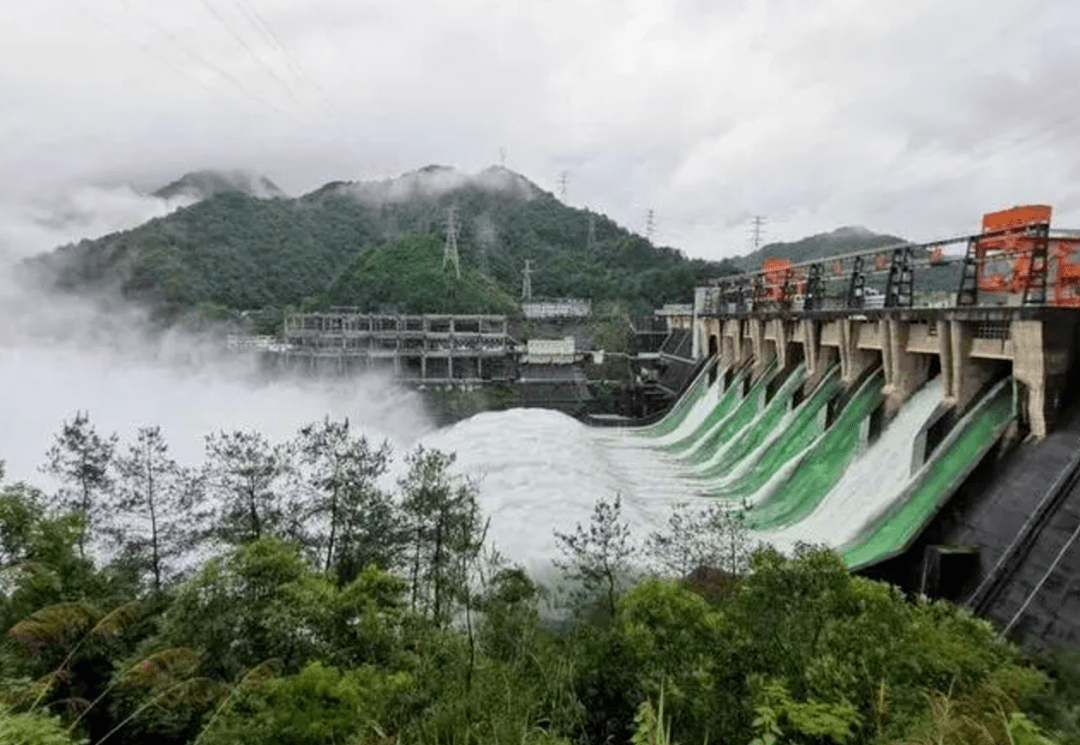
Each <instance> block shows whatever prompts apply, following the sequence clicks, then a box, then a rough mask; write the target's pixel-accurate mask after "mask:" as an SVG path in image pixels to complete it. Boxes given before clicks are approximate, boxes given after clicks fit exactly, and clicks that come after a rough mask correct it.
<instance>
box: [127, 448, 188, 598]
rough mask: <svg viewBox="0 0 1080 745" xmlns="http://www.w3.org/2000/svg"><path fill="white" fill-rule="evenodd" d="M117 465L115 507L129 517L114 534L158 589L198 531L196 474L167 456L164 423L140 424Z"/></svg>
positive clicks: (129, 556) (130, 559) (155, 588)
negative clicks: (173, 561)
mask: <svg viewBox="0 0 1080 745" xmlns="http://www.w3.org/2000/svg"><path fill="white" fill-rule="evenodd" d="M116 470H117V474H118V479H117V483H116V497H117V504H116V506H117V507H118V509H119V510H120V511H121V512H122V513H123V514H124V516H125V517H126V518H127V520H125V523H124V525H123V527H122V528H121V529H118V530H115V531H114V532H115V537H116V539H117V541H118V542H120V543H121V544H122V546H123V552H124V554H125V555H126V557H127V559H128V560H129V561H132V562H133V563H134V564H135V566H136V567H137V568H138V569H139V570H140V572H141V571H149V573H150V575H151V577H152V578H153V585H154V590H160V589H161V586H162V583H163V581H164V579H165V578H166V575H167V574H168V571H169V567H168V562H169V560H170V559H172V558H174V557H176V556H178V555H179V554H181V553H182V552H183V550H184V548H185V545H186V542H187V541H186V537H187V536H189V535H191V534H192V533H193V532H194V531H193V527H194V526H192V525H191V522H192V517H193V516H194V512H193V508H194V507H195V504H194V502H195V492H196V490H195V489H193V488H192V487H191V484H192V481H193V478H192V475H191V474H190V473H188V472H186V471H185V470H184V469H182V468H180V466H179V465H177V463H176V461H174V460H173V459H171V458H170V457H169V446H168V444H167V443H166V442H165V438H164V437H163V436H162V434H161V428H160V427H142V428H140V429H139V431H138V434H137V436H136V440H135V442H134V443H132V444H131V445H130V446H129V448H128V451H127V453H125V454H124V455H122V456H119V457H117V459H116ZM182 521H183V522H182ZM184 523H187V525H186V526H185V524H184Z"/></svg>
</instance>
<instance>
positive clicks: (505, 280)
mask: <svg viewBox="0 0 1080 745" xmlns="http://www.w3.org/2000/svg"><path fill="white" fill-rule="evenodd" d="M212 181H213V180H212ZM217 183H218V182H216V181H213V184H212V185H214V184H217ZM230 183H231V184H232V186H235V180H234V181H233V182H230ZM451 215H452V217H451ZM451 221H452V223H453V226H454V230H455V235H456V242H457V246H458V251H459V254H460V257H461V264H462V268H463V270H464V273H465V274H466V275H468V276H470V277H472V276H473V274H472V272H475V273H477V275H483V276H485V277H487V278H489V280H490V281H491V282H492V283H493V286H497V287H498V288H500V291H501V292H502V293H503V294H504V295H505V296H506V297H510V298H516V297H518V296H519V295H520V288H521V282H522V269H523V268H524V266H525V261H526V260H529V261H530V262H531V266H532V267H533V269H534V271H533V275H532V288H533V293H534V296H535V297H538V298H539V297H584V298H590V299H593V300H597V301H604V300H622V301H625V302H627V303H628V304H629V305H630V306H631V307H632V308H633V309H634V310H635V311H637V312H639V313H649V312H651V310H652V308H654V307H657V306H659V305H662V304H664V303H669V302H687V301H688V300H689V299H690V298H691V297H692V296H693V288H694V286H695V285H696V284H698V283H700V282H702V281H703V280H704V279H705V278H706V277H709V276H714V275H716V274H718V273H724V272H725V271H730V268H729V267H727V265H726V264H723V263H720V264H717V263H713V262H706V261H703V260H700V259H694V260H691V259H688V258H687V257H686V256H685V255H684V254H682V252H680V251H677V250H675V249H673V248H665V247H658V246H654V245H653V244H652V243H650V242H649V241H648V240H646V239H645V238H643V237H641V236H639V235H636V234H633V233H631V232H629V231H628V230H626V229H624V228H622V227H620V226H619V225H617V224H616V223H614V222H613V221H612V220H610V219H608V218H607V217H605V216H604V215H602V214H599V213H595V212H590V211H587V210H581V209H576V208H573V207H569V206H567V205H565V204H563V203H562V202H560V201H559V200H558V199H556V198H555V196H554V195H552V194H551V193H549V192H546V191H544V190H543V189H541V188H540V187H538V186H537V185H536V184H534V183H533V182H531V181H529V180H528V179H527V178H525V177H524V176H522V175H521V174H518V173H515V172H513V171H510V170H508V169H506V168H499V167H494V168H488V169H485V170H483V171H481V172H479V173H475V174H466V173H462V172H461V171H458V170H456V169H454V168H450V167H447V166H438V165H433V166H427V167H425V168H421V169H419V170H417V171H412V172H410V173H406V174H403V175H401V176H399V177H398V178H395V179H387V180H383V181H371V182H334V183H330V184H327V185H325V186H323V187H321V188H319V189H317V190H316V191H313V192H311V193H310V194H306V195H304V196H302V197H299V198H297V199H289V198H277V199H261V198H257V196H256V195H252V194H250V193H249V190H244V189H239V188H227V189H224V190H218V191H217V192H216V193H213V194H211V196H209V197H208V198H206V199H204V200H202V201H200V202H198V203H196V204H193V205H191V206H188V207H184V208H181V209H178V210H176V211H174V212H172V213H171V214H169V215H167V216H164V217H161V218H158V219H155V220H151V221H150V222H147V223H145V224H143V225H140V226H138V227H136V228H134V229H132V230H127V231H123V232H118V233H113V234H111V235H107V236H104V237H102V238H98V239H96V240H83V241H80V242H79V243H76V244H71V245H68V246H63V247H61V248H59V249H57V250H55V251H53V252H52V253H49V254H46V255H43V256H40V257H37V258H35V259H33V260H31V261H29V262H28V264H27V268H28V269H30V270H33V271H35V272H36V273H37V276H38V277H39V278H40V279H42V280H43V281H45V282H46V283H48V284H50V285H53V286H57V287H60V288H64V289H68V290H72V291H84V290H89V289H94V290H106V291H110V292H115V293H119V294H120V295H122V296H124V297H127V298H130V299H134V300H137V301H142V302H146V303H149V304H151V305H152V306H153V307H154V308H156V309H157V310H158V311H159V313H160V315H161V316H162V317H164V318H169V317H175V316H176V315H177V314H181V313H184V312H186V311H188V310H190V309H191V308H193V307H196V306H198V305H200V304H213V305H215V306H219V307H223V308H225V309H232V310H252V309H270V308H276V309H281V308H283V307H286V306H302V307H308V308H312V307H320V306H324V305H327V304H329V303H330V302H333V303H335V304H348V305H362V306H363V307H364V308H365V309H366V310H370V311H379V310H381V309H384V308H395V309H396V312H421V308H424V307H428V306H427V305H426V303H427V300H424V301H421V299H420V298H419V296H417V295H415V294H413V293H411V292H410V291H407V290H408V289H409V288H406V287H404V286H403V285H402V284H401V283H396V284H393V285H392V286H394V287H397V288H398V289H397V290H395V292H394V293H393V296H391V295H389V294H387V292H384V291H382V290H381V289H380V290H379V292H375V291H374V290H373V288H375V285H377V284H379V283H382V284H383V285H385V286H386V287H389V286H391V284H388V279H387V277H388V276H389V275H386V274H380V273H379V272H380V271H382V270H381V269H380V270H379V271H374V269H377V268H378V267H374V265H372V266H373V267H374V268H373V269H372V271H371V272H367V270H366V269H364V270H362V269H363V267H365V266H368V265H367V264H365V263H364V260H363V255H364V254H365V253H366V252H369V251H372V250H373V249H384V253H385V256H392V255H393V256H396V255H399V254H400V252H401V251H407V250H413V251H421V250H423V251H430V247H431V246H433V245H434V246H439V247H442V246H443V245H444V242H445V241H446V238H447V235H448V233H449V229H450V224H451ZM590 234H591V235H592V240H591V241H590ZM411 238H424V239H425V240H424V241H419V242H415V241H413V242H410V241H408V240H405V239H411ZM403 240H405V242H404V243H402V241H403ZM372 261H374V259H372ZM387 261H389V259H387ZM441 261H442V257H441V251H440V254H439V263H440V271H442V269H441ZM392 263H393V262H390V263H381V262H376V264H379V265H380V266H383V267H385V266H391V265H392ZM369 268H371V267H369ZM379 277H381V279H380V278H379ZM428 278H429V279H430V276H429V277H428ZM417 281H419V280H417ZM425 281H427V280H425ZM480 295H483V296H485V297H487V298H488V300H490V299H491V297H492V296H490V293H488V292H487V291H486V290H485V291H484V292H480ZM465 296H470V295H469V293H465V294H462V293H459V298H460V297H465ZM477 297H479V295H478V296H477ZM485 302H486V301H485ZM500 302H501V301H500ZM481 305H484V303H481ZM458 306H459V307H461V312H471V311H469V309H468V308H465V307H463V306H462V305H461V303H458ZM484 307H490V305H485V306H484Z"/></svg>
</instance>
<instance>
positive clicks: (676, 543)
mask: <svg viewBox="0 0 1080 745" xmlns="http://www.w3.org/2000/svg"><path fill="white" fill-rule="evenodd" d="M646 550H647V551H648V553H649V554H650V556H651V558H652V559H653V561H654V563H655V564H656V565H657V568H658V569H659V570H660V571H661V572H664V573H667V574H670V575H673V576H676V577H685V576H686V575H687V574H689V573H690V572H692V571H693V570H695V569H697V568H698V567H702V566H705V567H712V568H716V569H722V570H724V571H725V572H728V573H729V574H742V573H743V572H744V571H746V567H747V565H748V563H749V561H750V554H751V552H752V546H751V539H750V534H749V531H747V529H746V526H745V525H743V522H742V517H741V513H739V512H735V511H732V510H728V509H725V507H724V506H723V505H720V504H717V503H715V502H712V503H710V504H708V505H707V506H706V507H704V508H702V509H698V510H694V509H692V508H691V507H690V505H689V504H688V503H687V502H680V503H679V504H676V505H675V506H674V507H673V509H672V513H671V517H670V518H669V519H668V525H667V531H666V532H659V531H657V532H654V533H652V534H651V535H650V536H649V538H648V539H647V540H646Z"/></svg>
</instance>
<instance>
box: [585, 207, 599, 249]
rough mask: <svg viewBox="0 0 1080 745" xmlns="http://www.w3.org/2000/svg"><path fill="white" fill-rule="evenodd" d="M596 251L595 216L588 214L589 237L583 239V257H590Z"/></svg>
mask: <svg viewBox="0 0 1080 745" xmlns="http://www.w3.org/2000/svg"><path fill="white" fill-rule="evenodd" d="M595 250H596V215H594V214H593V213H591V212H590V213H589V237H588V238H586V239H585V255H586V256H592V255H593V252H594V251H595Z"/></svg>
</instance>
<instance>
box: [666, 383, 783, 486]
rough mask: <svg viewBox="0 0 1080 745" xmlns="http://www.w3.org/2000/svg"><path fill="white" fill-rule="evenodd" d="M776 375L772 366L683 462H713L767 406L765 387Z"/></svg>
mask: <svg viewBox="0 0 1080 745" xmlns="http://www.w3.org/2000/svg"><path fill="white" fill-rule="evenodd" d="M773 374H775V366H770V367H769V369H768V371H767V372H766V373H765V374H764V375H762V376H761V377H760V378H758V379H757V382H755V383H754V384H753V385H752V386H750V390H749V391H748V392H747V394H746V397H745V398H744V399H743V400H742V401H740V402H739V404H738V405H737V406H736V407H735V410H734V411H732V412H731V413H730V414H729V415H728V416H726V417H725V418H724V419H723V420H722V421H721V422H720V423H718V424H717V425H716V426H715V427H714V428H713V430H712V432H710V433H709V434H708V435H706V436H705V437H704V438H703V439H702V440H701V444H700V445H699V446H698V447H697V448H695V449H694V450H692V451H691V452H689V453H687V454H685V455H683V456H682V460H684V461H685V462H687V463H689V464H690V465H694V466H701V465H705V464H706V463H708V462H709V461H710V460H712V459H713V458H714V457H715V456H716V454H717V452H718V451H719V450H720V449H721V448H723V447H724V446H725V445H726V444H727V443H729V442H731V441H732V440H733V439H734V438H735V436H736V435H737V434H738V433H739V432H741V431H742V430H743V428H744V427H746V426H748V425H749V424H750V422H752V421H754V418H755V417H756V416H757V415H758V413H759V412H760V411H761V409H762V407H763V406H764V405H765V387H766V385H768V382H769V380H770V379H771V378H772V376H773Z"/></svg>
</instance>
